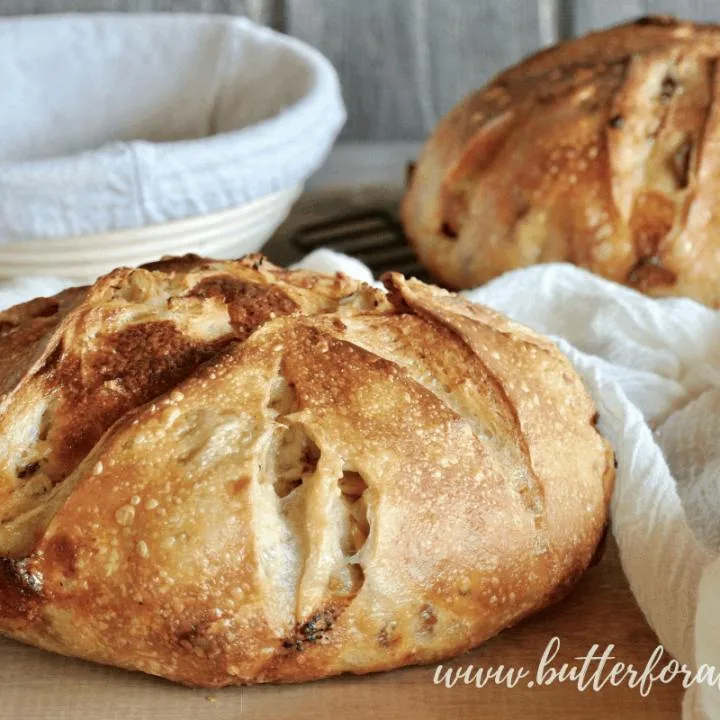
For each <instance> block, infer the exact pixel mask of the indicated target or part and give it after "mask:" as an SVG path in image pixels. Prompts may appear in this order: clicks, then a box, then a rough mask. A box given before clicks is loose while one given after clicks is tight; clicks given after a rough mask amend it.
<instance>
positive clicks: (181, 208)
mask: <svg viewBox="0 0 720 720" xmlns="http://www.w3.org/2000/svg"><path fill="white" fill-rule="evenodd" d="M0 88H2V111H1V112H0V262H2V246H3V244H5V243H8V244H9V243H12V244H17V243H19V242H23V243H25V242H27V244H28V246H30V247H33V248H34V247H35V246H36V244H38V245H37V246H38V247H40V246H39V243H40V242H41V240H40V239H41V238H43V237H69V236H76V235H88V234H96V233H107V232H111V231H115V230H121V229H127V228H139V227H142V226H146V225H152V224H155V223H163V222H166V221H172V220H180V219H184V218H189V217H194V216H198V215H204V214H207V213H213V212H217V211H221V210H225V209H227V208H231V207H235V206H238V205H241V204H243V203H247V202H250V201H253V200H256V199H258V198H261V197H264V196H266V195H268V194H270V193H274V192H277V191H280V190H284V189H288V188H291V187H294V186H298V185H300V184H302V183H303V182H304V180H305V179H306V178H307V177H308V176H309V175H310V174H311V173H312V172H313V171H314V170H315V169H317V168H318V167H319V165H320V164H321V163H322V161H323V160H324V158H325V156H326V155H327V153H328V151H329V149H330V147H331V146H332V143H333V141H334V140H335V137H336V135H337V133H338V131H339V130H340V127H341V126H342V124H343V122H344V119H345V111H344V107H343V103H342V98H341V93H340V88H339V84H338V80H337V76H336V73H335V71H334V69H333V68H332V66H331V65H330V63H329V62H328V61H327V60H326V59H325V58H324V57H323V56H322V55H321V54H320V53H318V52H317V51H315V50H313V49H312V48H310V47H308V46H307V45H305V44H304V43H302V42H300V41H298V40H295V39H293V38H290V37H287V36H285V35H282V34H280V33H276V32H273V31H272V30H269V29H267V28H263V27H259V26H257V25H255V24H253V23H251V22H250V21H248V20H246V19H243V18H236V17H228V16H220V15H185V14H167V15H164V14H154V15H143V14H127V15H126V14H91V15H60V16H43V17H33V18H10V19H2V20H0ZM138 138H139V139H138Z"/></svg>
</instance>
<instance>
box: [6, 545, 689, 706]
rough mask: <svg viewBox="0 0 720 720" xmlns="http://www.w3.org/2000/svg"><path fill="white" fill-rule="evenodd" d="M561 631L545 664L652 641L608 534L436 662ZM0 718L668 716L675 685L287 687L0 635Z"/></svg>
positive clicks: (504, 651)
mask: <svg viewBox="0 0 720 720" xmlns="http://www.w3.org/2000/svg"><path fill="white" fill-rule="evenodd" d="M553 636H557V637H559V638H560V642H561V650H560V653H559V655H558V657H557V659H556V660H555V661H554V662H553V666H558V665H559V664H561V663H562V662H571V661H572V659H573V658H574V657H576V656H580V655H584V654H585V653H586V652H587V651H588V650H589V648H590V647H591V646H592V645H593V644H594V643H598V644H600V645H602V646H603V647H604V646H605V645H607V644H609V643H613V644H614V645H615V646H616V650H615V653H614V654H615V656H616V657H617V659H618V660H621V661H622V662H625V663H633V664H634V665H635V666H636V667H637V666H641V667H642V666H644V665H645V663H646V662H647V659H648V658H649V657H650V655H651V653H652V652H653V650H654V649H655V647H656V646H657V639H656V637H655V635H654V634H653V632H652V631H651V630H650V628H649V627H648V625H647V623H646V622H645V619H644V618H643V616H642V613H641V612H640V610H639V608H638V607H637V604H636V603H635V601H634V599H633V596H632V594H631V593H630V590H629V588H628V585H627V581H626V580H625V577H624V575H623V572H622V569H621V567H620V561H619V558H618V553H617V548H616V547H615V544H614V543H613V542H612V541H611V542H610V543H609V544H608V548H607V550H606V552H605V555H604V557H603V559H602V560H601V562H600V563H599V565H598V566H597V567H595V568H593V569H592V570H590V571H589V572H588V573H587V575H586V576H585V577H584V578H583V579H582V580H581V581H580V583H579V584H578V585H577V586H576V588H575V589H574V590H573V592H572V593H571V594H570V596H569V597H567V598H566V599H565V600H563V601H562V602H561V603H560V604H558V605H556V606H555V607H553V608H550V609H548V610H546V611H544V612H542V613H540V614H539V615H537V616H535V617H533V618H530V619H528V620H526V621H524V622H523V623H521V624H520V625H518V626H516V627H514V628H511V629H510V630H507V631H506V632H504V633H502V634H501V635H499V636H498V637H496V638H495V639H493V640H491V641H490V642H488V643H486V644H485V645H484V646H482V647H480V648H478V649H477V650H475V651H474V652H472V653H469V654H467V655H463V656H461V657H459V658H455V659H453V660H451V661H448V662H447V663H445V666H446V667H460V666H467V665H469V664H472V665H474V666H475V667H476V668H478V667H482V668H485V669H487V668H490V667H491V666H498V665H500V664H503V665H505V667H520V666H524V667H526V668H528V669H530V670H531V671H532V672H533V673H534V672H535V669H536V667H537V663H538V662H539V660H540V657H541V655H542V652H543V650H544V648H545V646H546V644H547V642H548V641H549V640H550V639H551V638H552V637H553ZM0 672H1V673H2V690H0V700H1V702H0V719H1V720H19V719H22V720H70V719H73V720H74V719H75V718H78V719H80V718H82V719H83V720H87V719H90V720H110V719H111V718H113V719H115V718H117V719H122V720H141V719H142V720H145V719H148V720H150V719H152V720H199V719H200V718H202V719H203V720H206V719H207V720H231V719H232V720H235V719H237V718H241V719H243V720H245V719H247V720H267V719H270V718H272V719H273V720H275V719H276V718H297V719H298V720H355V719H357V720H368V719H371V720H431V719H433V720H434V719H436V718H437V720H440V719H442V720H445V719H446V718H455V719H457V720H462V719H463V718H494V719H497V720H506V719H507V720H516V719H517V718H532V719H537V720H541V719H542V720H544V719H545V718H547V719H548V720H558V719H559V718H572V720H594V719H595V718H597V720H601V719H602V720H607V718H613V719H614V720H631V719H634V718H655V719H656V720H664V719H665V718H678V717H679V716H680V703H681V695H682V688H681V687H680V685H679V683H674V684H672V685H656V686H654V688H653V690H652V692H651V694H650V696H649V697H647V698H643V697H641V696H640V694H639V693H638V692H637V691H636V690H630V689H628V688H627V687H618V688H613V687H606V688H604V689H603V690H601V691H600V692H598V693H595V692H592V691H586V692H583V693H581V692H579V691H578V690H577V688H576V687H575V686H573V685H570V684H564V685H561V684H558V685H552V686H549V687H540V688H538V687H533V688H528V687H527V686H523V685H520V686H518V687H515V688H512V689H508V688H506V687H497V686H493V685H488V686H486V687H484V688H482V689H478V688H475V687H473V686H468V685H462V684H458V685H456V686H455V687H454V688H452V689H447V688H445V687H442V686H439V685H435V684H434V683H433V676H434V674H435V666H428V667H416V668H407V669H403V670H397V671H394V672H389V673H382V674H378V675H369V676H365V677H344V676H343V677H339V678H333V679H330V680H325V681H321V682H316V683H310V684H306V685H297V686H290V685H288V686H270V685H268V686H258V687H249V688H229V689H225V690H215V691H207V690H191V689H188V688H184V687H179V686H175V685H172V684H171V683H169V682H166V681H164V680H159V679H156V678H152V677H149V676H145V675H141V674H139V673H129V672H125V671H123V670H117V669H113V668H107V667H102V666H99V665H93V664H91V663H86V662H83V661H80V660H71V659H68V658H63V657H59V656H56V655H52V654H50V653H45V652H43V651H41V650H36V649H34V648H30V647H25V646H23V645H20V644H19V643H15V642H13V641H10V640H0Z"/></svg>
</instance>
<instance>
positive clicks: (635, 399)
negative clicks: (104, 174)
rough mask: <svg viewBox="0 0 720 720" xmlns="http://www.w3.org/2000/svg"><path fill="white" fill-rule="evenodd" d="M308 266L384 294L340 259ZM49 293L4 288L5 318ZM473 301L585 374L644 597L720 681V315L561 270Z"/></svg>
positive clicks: (532, 275) (659, 629)
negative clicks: (13, 305) (535, 336)
mask: <svg viewBox="0 0 720 720" xmlns="http://www.w3.org/2000/svg"><path fill="white" fill-rule="evenodd" d="M299 265H300V266H301V267H305V268H309V269H313V270H319V271H323V272H334V271H342V272H345V273H347V274H348V275H351V276H353V277H356V278H358V279H361V280H365V281H368V282H372V275H371V274H370V271H369V270H368V269H367V268H366V267H365V266H364V265H363V264H362V263H360V262H359V261H357V260H354V259H352V258H349V257H347V256H344V255H339V254H337V253H334V252H331V251H329V250H319V251H316V252H314V253H312V254H311V255H309V256H307V257H306V258H305V259H304V260H303V261H302V262H301V263H300V264H299ZM42 282H47V281H41V280H33V281H24V282H20V281H18V282H17V283H15V284H14V285H13V286H12V287H10V286H8V285H6V286H4V288H3V287H2V286H0V309H1V308H2V307H3V306H6V305H8V304H10V302H12V301H19V300H21V299H25V298H27V297H29V296H31V295H34V294H37V293H38V291H39V284H38V283H42ZM59 284H62V282H61V281H55V284H54V285H52V287H48V291H50V292H54V291H56V288H57V286H58V285H59ZM465 294H466V295H467V297H468V298H469V299H470V300H472V301H474V302H479V303H484V304H486V305H489V306H491V307H493V308H495V309H497V310H500V311H502V312H505V313H506V314H508V315H509V316H510V317H512V318H513V319H515V320H517V321H518V322H521V323H524V324H526V325H528V326H530V327H532V328H534V329H536V330H538V331H539V332H542V333H545V334H548V335H551V336H552V337H554V338H555V339H556V341H557V342H558V344H559V346H560V348H561V350H562V351H563V352H565V353H566V354H567V355H568V357H569V358H570V360H571V361H572V362H573V364H574V365H575V367H576V368H577V370H578V371H579V372H580V373H581V374H582V376H583V377H584V379H585V381H586V384H587V386H588V388H589V390H590V392H591V393H592V395H593V397H594V399H595V402H596V404H597V406H598V410H599V413H600V428H601V430H602V431H603V433H604V434H605V435H606V437H608V438H609V440H610V441H611V442H612V444H613V446H614V448H615V452H616V455H617V460H618V472H617V480H616V485H615V492H614V495H613V500H612V507H611V513H612V530H613V533H614V535H615V537H616V539H617V543H618V546H619V549H620V557H621V560H622V565H623V568H624V570H625V573H626V575H627V577H628V579H629V582H630V586H631V588H632V591H633V593H634V594H635V597H636V598H637V601H638V603H639V605H640V607H641V608H642V610H643V612H644V613H645V615H646V617H647V619H648V621H649V623H650V625H651V626H652V627H653V629H654V630H655V632H656V633H657V634H658V637H659V638H660V641H661V642H662V644H663V645H664V646H665V647H666V649H667V650H668V651H669V652H670V653H671V654H672V655H673V656H674V657H675V658H676V659H678V660H679V661H680V662H682V663H686V664H687V665H688V666H689V667H692V668H697V667H699V666H700V665H701V664H702V663H706V664H708V665H711V666H713V667H714V668H717V669H718V670H720V442H718V441H719V440H720V315H718V313H716V312H714V311H711V310H709V309H707V308H705V307H703V306H701V305H699V304H697V303H695V302H693V301H690V300H684V299H665V300H653V299H651V298H648V297H646V296H644V295H641V294H639V293H637V292H635V291H633V290H630V289H628V288H625V287H622V286H619V285H616V284H614V283H611V282H608V281H606V280H603V279H602V278H599V277H597V276H594V275H591V274H590V273H588V272H586V271H584V270H581V269H579V268H577V267H574V266H571V265H561V264H557V265H539V266H535V267H530V268H527V269H523V270H518V271H515V272H512V273H508V274H507V275H504V276H503V277H500V278H498V279H497V280H494V281H493V282H491V283H489V284H487V285H485V286H484V287H482V288H479V289H476V290H472V291H469V292H467V293H465ZM593 641H594V642H598V643H600V644H601V645H603V644H604V643H605V642H613V638H596V639H593ZM683 716H684V718H685V719H686V720H706V719H707V718H719V717H720V690H718V689H717V688H715V687H708V686H704V685H695V686H693V688H691V689H690V690H689V691H688V693H687V694H686V697H685V701H684V704H683Z"/></svg>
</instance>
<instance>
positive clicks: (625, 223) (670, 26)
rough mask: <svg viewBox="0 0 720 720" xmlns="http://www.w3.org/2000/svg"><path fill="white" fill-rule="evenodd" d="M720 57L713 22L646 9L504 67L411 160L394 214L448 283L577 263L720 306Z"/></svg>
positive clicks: (651, 289)
mask: <svg viewBox="0 0 720 720" xmlns="http://www.w3.org/2000/svg"><path fill="white" fill-rule="evenodd" d="M718 55H720V27H718V26H710V25H694V24H692V23H689V22H678V21H675V20H674V19H672V18H667V17H650V18H644V19H641V20H638V21H637V22H634V23H630V24H627V25H623V26H621V27H615V28H612V29H610V30H606V31H603V32H597V33H593V34H591V35H588V36H586V37H583V38H580V39H578V40H573V41H571V42H565V43H562V44H560V45H558V46H556V47H553V48H551V49H548V50H545V51H543V52H540V53H538V54H537V55H534V56H532V57H530V58H528V59H527V60H525V61H524V62H521V63H520V64H519V65H516V66H515V67H512V68H510V69H509V70H506V71H505V72H503V73H501V74H500V75H499V76H498V77H496V78H495V79H494V80H493V81H492V82H491V83H490V84H489V85H488V86H487V87H485V88H483V89H482V90H479V91H477V92H475V93H473V94H471V95H470V96H468V97H467V98H465V99H464V100H463V101H462V102H461V103H460V104H459V105H458V106H457V107H455V108H454V109H453V110H452V111H451V112H450V113H449V114H448V115H447V116H446V117H445V118H444V119H443V120H442V121H441V122H440V123H439V125H438V127H437V128H436V129H435V131H434V132H433V134H432V136H431V137H430V139H429V141H428V143H427V145H426V146H425V149H424V151H423V153H422V156H421V158H420V160H419V162H418V163H417V166H416V169H415V172H414V174H413V175H412V178H411V182H410V185H409V189H408V192H407V194H406V197H405V199H404V204H403V209H402V215H403V222H404V226H405V229H406V233H407V235H408V238H409V240H410V241H411V243H412V244H413V245H414V246H415V248H416V250H417V253H418V255H419V257H420V259H421V261H422V262H423V263H424V264H425V265H426V266H427V267H428V268H429V269H430V271H431V272H432V273H433V274H434V276H435V277H436V278H438V280H439V281H441V282H442V283H443V284H445V285H447V286H448V287H451V288H455V289H460V288H467V287H472V286H476V285H479V284H481V283H484V282H486V281H488V280H490V279H491V278H493V277H495V276H497V275H500V274H501V273H503V272H506V271H508V270H512V269H514V268H518V267H523V266H526V265H531V264H535V263H544V262H571V263H575V264H577V265H580V266H582V267H584V268H587V269H589V270H591V271H593V272H595V273H598V274H600V275H603V276H605V277H607V278H610V279H612V280H615V281H617V282H619V283H624V284H627V285H629V286H631V287H634V288H636V289H638V290H640V291H643V292H646V293H649V294H651V295H658V296H661V295H683V296H688V297H691V298H695V299H697V300H698V301H700V302H703V303H705V304H707V305H710V306H713V307H718V306H720V213H718V210H717V195H718V188H720V105H718V102H716V99H717V96H718V89H719V88H720V65H718V63H717V57H718ZM716 184H717V187H716Z"/></svg>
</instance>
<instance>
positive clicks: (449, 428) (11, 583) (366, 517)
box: [0, 256, 614, 687]
mask: <svg viewBox="0 0 720 720" xmlns="http://www.w3.org/2000/svg"><path fill="white" fill-rule="evenodd" d="M385 285H386V287H387V289H388V292H387V293H384V292H382V291H380V290H376V289H374V288H371V287H369V286H366V285H363V284H361V283H358V282H355V281H353V280H350V279H348V278H345V277H343V276H340V275H338V276H332V277H331V276H325V275H320V274H315V273H311V272H307V271H286V270H282V269H280V268H277V267H274V266H273V265H271V264H270V263H268V262H267V261H265V260H263V259H262V258H261V257H259V256H254V257H250V258H246V259H244V260H241V261H237V262H218V261H210V260H204V259H201V258H198V257H186V258H180V259H174V260H173V259H170V260H165V261H163V262H161V263H158V264H155V265H153V266H148V267H146V268H142V269H135V270H130V269H120V270H116V271H114V272H112V273H110V274H109V275H107V276H105V277H104V278H101V279H100V280H99V281H98V282H97V283H95V284H94V285H93V286H92V287H90V288H81V289H77V290H73V291H68V292H66V293H64V294H61V295H59V296H58V297H56V298H54V299H50V300H37V301H33V302H31V303H29V304H26V305H22V306H19V307H16V308H13V309H11V310H8V311H5V312H4V313H0V357H2V358H13V360H12V362H9V361H8V362H3V364H1V365H0V388H1V389H2V397H1V398H0V492H1V493H2V500H3V501H2V505H0V513H1V514H0V631H1V632H3V633H4V634H6V635H9V636H11V637H14V638H17V639H20V640H23V641H25V642H28V643H31V644H34V645H37V646H40V647H43V648H47V649H49V650H53V651H56V652H59V653H64V654H68V655H73V656H78V657H83V658H87V659H90V660H94V661H97V662H101V663H108V664H112V665H118V666H121V667H124V668H130V669H136V670H142V671H144V672H147V673H152V674H156V675H160V676H164V677H167V678H169V679H171V680H175V681H179V682H183V683H186V684H191V685H200V686H207V687H215V686H222V685H228V684H233V683H251V682H272V681H279V682H290V681H302V680H310V679H315V678H322V677H325V676H328V675H333V674H337V673H342V672H355V673H365V672H371V671H376V670H384V669H390V668H394V667H398V666H401V665H406V664H410V663H423V662H430V661H433V660H437V659H440V658H444V657H447V656H450V655H453V654H456V653H459V652H462V651H464V650H467V649H468V648H471V647H473V646H475V645H477V644H478V643H480V642H482V641H483V640H485V639H486V638H488V637H490V636H492V635H494V634H496V633H497V632H499V631H500V630H502V629H503V628H505V627H507V626H508V625H510V624H512V623H515V622H516V621H518V620H519V619H521V618H522V617H524V616H526V615H528V614H529V613H531V612H533V611H535V610H537V609H539V608H542V607H544V606H546V605H548V604H549V603H551V602H553V601H555V600H557V599H558V598H560V597H561V596H562V595H563V593H565V592H566V591H567V589H568V588H569V587H570V586H571V585H572V583H573V582H574V581H575V580H576V579H577V578H578V577H579V576H580V575H581V574H582V572H583V571H584V570H585V568H586V567H587V566H588V564H589V563H590V562H591V560H592V558H593V554H594V552H595V550H596V546H597V545H598V542H599V540H600V538H601V536H602V533H603V530H604V528H605V524H606V519H607V505H608V498H609V494H610V491H611V485H612V480H613V477H614V464H613V456H612V452H611V451H610V449H609V447H608V445H607V443H606V442H605V441H604V440H603V438H602V437H601V436H600V434H599V433H598V432H597V430H596V429H595V409H594V407H593V403H592V401H591V400H590V398H589V396H588V394H587V393H586V391H585V389H584V387H583V385H582V384H581V381H580V379H579V378H578V376H577V374H576V373H575V372H574V370H573V368H572V367H571V365H570V364H569V363H568V361H567V360H566V359H565V358H564V356H563V355H562V354H561V353H560V352H559V351H558V350H557V349H556V347H555V346H554V345H553V344H552V343H550V342H549V341H547V340H545V339H543V338H541V337H539V336H537V335H536V334H534V333H533V332H531V331H530V330H527V329H525V328H523V327H521V326H519V325H516V324H514V323H512V322H510V321H509V320H507V319H505V318H504V317H502V316H501V315H498V314H497V313H495V312H492V311H490V310H488V309H486V308H483V307H479V306H473V305H471V304H470V303H468V302H466V301H464V300H462V299H460V298H458V297H456V296H454V295H451V294H449V293H447V292H445V291H441V290H438V289H437V288H433V287H430V286H426V285H424V284H422V283H420V282H418V281H412V280H409V281H408V280H405V279H404V278H403V277H402V276H400V275H396V274H391V275H388V276H387V277H386V278H385Z"/></svg>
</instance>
